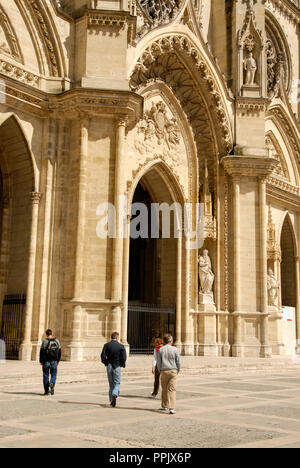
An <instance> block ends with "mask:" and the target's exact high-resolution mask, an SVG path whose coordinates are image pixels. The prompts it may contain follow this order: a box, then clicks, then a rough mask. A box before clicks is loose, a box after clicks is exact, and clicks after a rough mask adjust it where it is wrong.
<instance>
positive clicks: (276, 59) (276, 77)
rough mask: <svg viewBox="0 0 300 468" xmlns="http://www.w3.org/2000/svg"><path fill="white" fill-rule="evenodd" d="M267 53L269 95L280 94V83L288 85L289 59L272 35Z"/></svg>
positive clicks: (267, 46) (267, 44)
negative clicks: (276, 45)
mask: <svg viewBox="0 0 300 468" xmlns="http://www.w3.org/2000/svg"><path fill="white" fill-rule="evenodd" d="M266 53H267V87H268V96H269V97H271V98H273V97H276V96H277V95H278V91H279V88H280V83H284V84H285V85H287V59H286V57H285V54H284V52H283V51H279V50H277V49H276V47H275V45H274V42H273V40H272V39H271V37H270V36H268V38H267V42H266Z"/></svg>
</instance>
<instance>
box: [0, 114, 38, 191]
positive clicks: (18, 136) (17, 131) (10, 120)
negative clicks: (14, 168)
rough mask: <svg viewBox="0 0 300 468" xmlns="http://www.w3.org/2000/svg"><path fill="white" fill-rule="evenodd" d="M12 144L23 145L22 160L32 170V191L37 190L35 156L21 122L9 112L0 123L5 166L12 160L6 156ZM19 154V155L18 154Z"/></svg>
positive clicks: (0, 143) (0, 139)
mask: <svg viewBox="0 0 300 468" xmlns="http://www.w3.org/2000/svg"><path fill="white" fill-rule="evenodd" d="M12 142H13V144H14V145H15V146H16V147H17V146H18V145H22V146H23V161H24V162H25V161H26V162H27V169H28V170H29V171H30V172H32V177H33V180H32V188H31V189H32V191H34V192H37V191H38V188H39V176H38V169H37V165H36V161H35V158H34V156H33V153H32V150H31V147H30V143H29V141H28V139H27V137H26V133H25V131H24V129H23V126H22V122H21V121H20V119H19V118H18V116H17V115H15V114H14V113H11V114H10V115H9V116H8V117H7V118H6V119H5V120H4V121H3V122H1V123H0V145H1V148H2V151H3V150H4V151H3V153H4V155H5V160H6V163H5V164H6V167H7V168H8V167H9V164H10V163H12V162H13V161H9V160H8V159H7V157H8V156H9V155H10V154H11V151H10V146H11V144H12ZM18 156H20V155H18Z"/></svg>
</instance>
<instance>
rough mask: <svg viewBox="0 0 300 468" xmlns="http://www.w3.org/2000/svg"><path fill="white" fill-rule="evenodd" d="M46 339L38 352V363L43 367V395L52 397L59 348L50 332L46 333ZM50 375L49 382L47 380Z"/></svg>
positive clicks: (58, 360) (57, 342)
mask: <svg viewBox="0 0 300 468" xmlns="http://www.w3.org/2000/svg"><path fill="white" fill-rule="evenodd" d="M46 336H47V339H46V340H44V341H43V343H42V346H41V351H40V363H41V365H42V366H43V379H44V389H45V395H50V394H51V395H54V392H55V384H56V379H57V367H58V365H59V363H60V360H61V346H60V342H59V341H58V339H57V338H54V337H53V333H52V330H47V331H46ZM50 375H51V380H49V378H50Z"/></svg>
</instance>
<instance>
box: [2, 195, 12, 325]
mask: <svg viewBox="0 0 300 468" xmlns="http://www.w3.org/2000/svg"><path fill="white" fill-rule="evenodd" d="M9 220H10V204H9V198H8V197H6V198H4V199H3V200H2V231H1V244H0V304H1V307H0V327H1V324H2V304H3V301H4V298H5V294H6V289H7V273H8V270H7V268H8V263H9ZM0 331H1V330H0Z"/></svg>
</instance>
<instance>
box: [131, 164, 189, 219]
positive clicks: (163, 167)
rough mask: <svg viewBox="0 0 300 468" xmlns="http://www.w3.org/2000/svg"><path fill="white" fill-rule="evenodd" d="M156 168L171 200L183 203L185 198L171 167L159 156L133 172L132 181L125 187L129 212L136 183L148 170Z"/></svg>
mask: <svg viewBox="0 0 300 468" xmlns="http://www.w3.org/2000/svg"><path fill="white" fill-rule="evenodd" d="M152 170H156V171H157V172H158V173H159V175H160V177H161V178H162V179H163V181H164V182H165V183H166V186H167V188H168V190H169V193H170V196H171V197H172V201H173V202H176V203H180V204H181V205H183V204H184V202H185V201H186V198H185V196H184V192H183V189H182V187H181V186H180V183H179V181H178V180H177V178H176V177H175V175H174V173H173V172H172V170H171V168H169V167H168V165H167V164H166V162H165V161H163V160H162V159H160V158H157V159H153V160H152V161H149V162H148V163H146V164H145V165H143V166H141V167H140V168H139V169H138V170H137V171H136V172H135V174H134V180H133V182H132V183H131V184H130V185H129V186H128V187H127V189H128V212H130V206H131V204H132V200H133V197H134V194H135V191H136V188H137V186H138V184H139V183H140V181H141V179H142V178H143V177H144V176H146V175H147V174H148V173H149V172H150V171H152Z"/></svg>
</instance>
